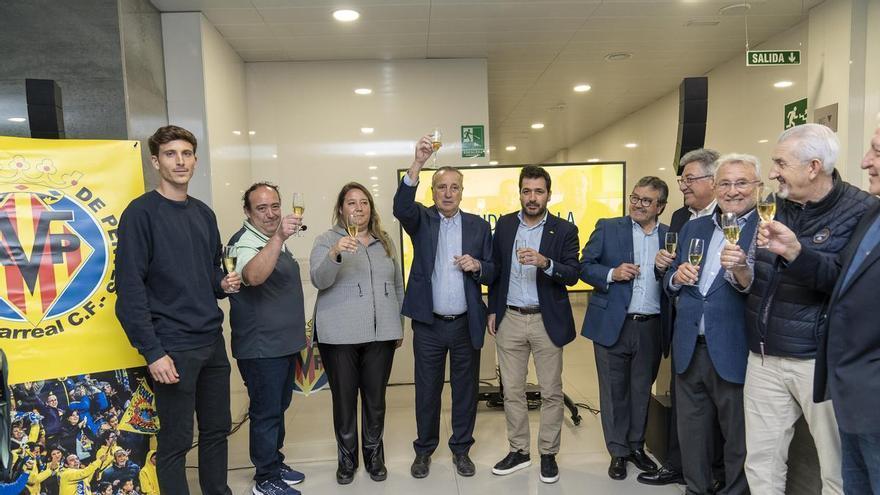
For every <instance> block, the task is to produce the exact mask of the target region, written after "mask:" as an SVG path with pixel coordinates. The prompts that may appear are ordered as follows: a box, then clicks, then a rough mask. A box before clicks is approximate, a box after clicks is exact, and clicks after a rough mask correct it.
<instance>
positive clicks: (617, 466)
mask: <svg viewBox="0 0 880 495" xmlns="http://www.w3.org/2000/svg"><path fill="white" fill-rule="evenodd" d="M627 460H629V458H628V457H612V458H611V465H610V466H608V476H609V477H610V478H611V479H613V480H622V479H624V478H626V461H627Z"/></svg>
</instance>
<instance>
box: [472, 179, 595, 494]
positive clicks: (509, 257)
mask: <svg viewBox="0 0 880 495" xmlns="http://www.w3.org/2000/svg"><path fill="white" fill-rule="evenodd" d="M550 185H551V180H550V174H549V173H547V171H546V170H544V169H543V168H541V167H536V166H534V165H529V166H526V167H523V169H522V171H521V172H520V175H519V200H520V203H521V205H522V210H521V211H519V212H517V213H509V214H507V215H504V216H502V217H501V218H499V219H498V223H496V224H495V237H494V239H493V240H492V259H493V260H494V262H495V267H496V269H497V270H498V276H497V277H496V279H495V282H494V283H493V284H492V285H491V286H490V288H489V321H488V324H489V333H490V334H492V335H494V336H495V347H496V349H497V351H498V365H499V367H500V368H501V382H502V384H503V386H504V415H505V417H506V419H507V439H508V442H509V443H510V453H509V454H508V455H507V456H506V457H505V458H504V459H502V460H501V461H500V462H498V463H497V464H495V467H493V468H492V472H493V473H494V474H496V475H499V476H503V475H506V474H510V473H513V472H515V471H518V470H520V469H523V468H525V467H527V466H529V465H531V457H530V455H529V445H530V443H531V442H530V434H529V412H528V407H527V405H526V374H527V372H528V363H529V354H531V355H533V356H534V360H535V371H536V372H537V375H538V385H539V386H540V388H541V429H540V432H539V433H538V450H539V451H540V453H541V481H543V482H545V483H555V482H556V481H558V480H559V468H558V466H557V465H556V454H557V453H558V452H559V437H560V432H561V429H562V415H563V395H562V346H564V345H565V344H567V343H569V342H571V341H572V340H574V337H575V329H574V317H573V316H572V314H571V304H570V303H569V300H568V289H567V288H566V286H568V285H574V284H576V283H577V280H578V272H579V269H580V266H579V264H578V229H577V226H575V225H574V224H572V223H570V222H568V221H565V220H562V219H560V218H558V217H556V216H553V215H550V214H549V213H548V212H547V202H548V201H549V200H550Z"/></svg>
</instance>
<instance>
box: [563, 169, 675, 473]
mask: <svg viewBox="0 0 880 495" xmlns="http://www.w3.org/2000/svg"><path fill="white" fill-rule="evenodd" d="M668 195H669V188H668V187H667V186H666V183H665V182H663V181H662V180H660V179H659V178H657V177H643V178H642V179H640V180H639V181H638V183H636V185H635V187H634V188H633V191H632V194H631V195H630V197H629V204H630V214H629V215H628V216H624V217H620V218H610V219H601V220H599V221H598V222H597V223H596V228H595V230H594V231H593V234H592V235H591V236H590V240H589V241H588V242H587V244H586V246H584V250H583V255H582V256H581V273H580V278H581V280H583V281H585V282H587V283H588V284H590V285H592V286H593V288H594V291H593V293H592V295H591V296H590V301H589V306H588V307H587V313H586V315H585V317H584V325H583V329H582V331H581V334H582V335H583V336H584V337H586V338H588V339H590V340H592V341H593V349H594V351H595V353H596V368H597V373H598V376H599V401H600V402H601V408H602V431H603V432H604V434H605V445H606V447H607V448H608V452H609V453H610V454H611V465H610V466H609V467H608V476H610V477H611V478H612V479H615V480H622V479H624V478H626V474H627V473H626V466H627V462H632V463H633V464H635V466H636V467H637V468H639V469H641V470H642V471H646V472H654V471H656V470H657V465H656V464H654V461H652V460H651V459H650V458H649V457H648V456H647V455H646V454H645V451H644V445H645V427H646V425H647V421H648V404H649V403H650V400H651V385H652V384H653V383H654V379H656V378H657V368H658V367H659V365H660V354H661V328H660V327H661V324H662V323H663V322H665V321H666V319H665V318H661V313H662V312H665V311H666V308H667V307H668V305H667V304H665V300H664V299H665V298H664V296H663V291H662V290H661V288H660V281H659V280H657V278H656V277H655V276H654V260H655V258H656V256H657V252H658V251H659V250H660V248H661V246H663V243H664V242H665V237H666V231H667V226H666V225H662V224H660V221H659V220H658V217H659V216H660V214H661V213H662V212H663V208H664V207H665V206H666V200H667V197H668Z"/></svg>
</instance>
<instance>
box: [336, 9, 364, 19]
mask: <svg viewBox="0 0 880 495" xmlns="http://www.w3.org/2000/svg"><path fill="white" fill-rule="evenodd" d="M360 16H361V14H360V12H358V11H357V10H350V9H339V10H334V11H333V18H334V19H336V20H337V21H339V22H351V21H356V20H358V18H359V17H360Z"/></svg>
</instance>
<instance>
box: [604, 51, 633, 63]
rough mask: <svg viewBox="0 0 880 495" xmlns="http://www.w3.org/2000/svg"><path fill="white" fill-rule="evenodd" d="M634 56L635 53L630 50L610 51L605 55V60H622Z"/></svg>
mask: <svg viewBox="0 0 880 495" xmlns="http://www.w3.org/2000/svg"><path fill="white" fill-rule="evenodd" d="M632 56H633V54H632V53H628V52H616V53H609V54H608V55H605V60H607V61H608V62H620V61H621V60H629V59H631V58H632Z"/></svg>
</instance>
